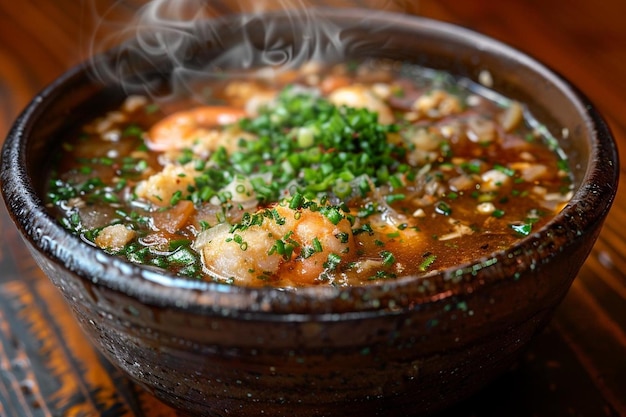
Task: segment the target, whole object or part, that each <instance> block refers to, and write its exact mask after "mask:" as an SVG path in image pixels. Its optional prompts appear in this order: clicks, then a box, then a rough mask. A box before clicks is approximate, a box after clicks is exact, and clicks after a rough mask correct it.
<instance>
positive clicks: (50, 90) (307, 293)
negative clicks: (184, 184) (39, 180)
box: [0, 8, 619, 320]
mask: <svg viewBox="0 0 626 417" xmlns="http://www.w3.org/2000/svg"><path fill="white" fill-rule="evenodd" d="M281 13H282V12H270V13H267V15H268V16H270V15H280V14H281ZM316 13H320V16H322V17H328V18H334V19H338V20H341V21H343V20H350V21H351V22H361V21H364V22H370V23H374V24H375V23H384V24H393V25H394V26H398V25H399V26H402V27H403V28H406V29H407V30H411V31H429V32H432V33H434V34H435V35H437V36H440V37H443V38H447V37H453V38H463V39H464V42H466V43H467V44H470V45H472V47H474V48H479V49H481V50H483V51H491V52H497V53H498V54H500V55H504V56H506V57H507V58H508V59H513V60H515V61H517V62H520V63H521V64H523V65H525V66H529V67H532V68H533V70H534V71H535V72H536V73H538V74H539V75H540V76H541V77H542V78H544V79H547V80H548V81H549V82H550V83H552V84H553V85H555V86H556V87H557V89H558V90H559V91H560V92H562V94H564V95H566V96H567V97H568V99H569V101H571V102H572V103H573V104H574V105H575V106H576V107H577V108H578V109H579V114H580V115H581V117H582V120H583V121H584V127H585V128H586V129H587V130H588V132H589V134H588V136H589V137H590V138H591V143H590V144H589V145H590V153H589V156H590V161H589V165H588V166H587V169H586V172H585V174H584V176H583V178H582V180H581V183H580V184H581V185H580V186H579V187H578V189H577V190H576V191H575V194H574V196H573V198H572V200H571V201H570V202H569V203H568V205H567V208H566V209H564V210H563V211H562V212H561V213H559V214H557V215H556V216H555V217H553V218H552V219H551V220H550V222H549V223H548V224H546V225H545V226H544V227H543V228H541V229H539V230H537V231H535V232H534V233H533V234H532V235H531V236H528V237H526V238H524V239H522V240H520V241H519V242H518V243H517V244H515V245H514V246H513V247H511V248H508V249H506V250H501V251H497V252H493V253H492V254H491V255H489V256H488V257H485V258H479V259H477V260H475V261H472V262H469V263H467V264H464V265H459V266H458V267H453V268H449V269H444V270H439V271H432V272H430V273H428V274H426V275H424V276H420V277H417V278H416V277H410V276H408V277H400V278H398V279H395V280H390V281H382V282H375V283H371V284H368V285H365V286H353V287H345V288H334V287H331V286H314V287H303V288H297V289H295V290H284V289H280V288H275V287H242V286H234V285H230V284H223V283H215V282H203V281H190V280H189V279H185V278H180V277H175V276H173V275H171V274H164V273H162V272H158V273H157V272H155V271H152V270H150V269H147V268H145V267H140V266H138V265H134V264H131V263H130V262H127V261H124V260H122V259H120V258H117V257H115V256H112V255H108V254H106V253H105V252H103V251H101V250H100V249H98V248H94V247H92V246H90V245H88V244H86V243H84V242H82V241H81V240H80V239H79V238H77V237H75V236H71V235H69V234H68V232H67V231H66V230H65V229H63V227H62V226H61V225H60V224H59V223H58V222H57V221H56V220H55V219H54V218H53V217H52V216H51V215H50V214H49V213H48V212H47V210H46V209H45V207H44V204H43V202H42V200H41V199H40V198H39V197H38V196H37V194H36V193H35V187H34V185H33V182H32V181H31V180H30V179H29V178H28V175H27V171H26V168H25V167H26V155H25V154H26V142H27V141H28V137H29V134H30V130H31V128H32V124H33V121H34V120H36V119H37V118H38V117H40V116H41V114H42V113H43V112H44V111H45V109H46V106H48V105H49V104H50V103H51V102H53V101H54V100H55V99H56V97H58V95H59V94H60V90H61V89H63V88H65V87H66V86H67V85H68V84H72V83H81V82H84V81H85V79H86V78H85V77H86V71H87V68H88V66H89V64H88V62H83V63H82V64H79V65H77V66H75V67H73V68H71V69H69V70H68V71H67V72H65V73H64V74H62V75H61V76H60V77H59V78H57V79H56V80H54V81H53V82H52V83H50V84H49V85H48V86H47V87H45V88H44V89H43V90H42V91H41V92H40V93H39V94H38V95H37V96H36V97H35V98H34V99H33V100H32V101H31V102H30V103H29V104H28V105H27V107H26V108H25V109H24V111H23V112H22V113H21V114H20V116H19V117H18V118H17V120H16V121H15V123H14V125H13V126H12V128H11V130H10V132H9V134H8V136H7V139H6V140H5V143H4V146H3V150H2V167H1V172H0V180H1V181H2V194H3V197H4V200H5V203H6V205H7V207H8V208H9V214H10V215H11V217H12V219H13V221H14V222H15V223H16V225H17V226H18V228H19V229H21V231H22V234H23V236H22V237H23V238H24V240H25V241H27V243H28V244H29V246H30V248H31V250H35V251H38V252H42V253H43V254H44V255H45V256H46V257H47V259H48V260H50V261H52V262H54V263H57V264H60V265H61V266H62V267H63V268H66V269H69V270H70V271H72V272H73V273H74V274H76V275H78V276H80V277H81V278H82V279H84V280H86V282H91V283H92V284H94V285H98V286H103V287H105V288H108V289H110V290H113V291H117V292H121V293H124V294H126V295H128V296H129V297H132V298H136V299H138V300H139V301H140V302H142V303H148V304H151V305H155V306H160V307H173V308H182V309H188V310H194V311H198V312H202V313H204V314H209V313H210V314H219V315H224V316H233V315H236V316H237V317H241V318H249V319H252V318H255V317H259V315H263V317H264V318H265V319H267V318H268V317H269V318H270V319H272V317H273V319H275V320H285V319H288V320H308V319H309V318H310V317H311V316H317V317H318V318H324V317H326V318H328V317H334V315H336V314H342V317H355V318H357V317H358V318H363V317H365V316H372V315H374V316H376V315H381V314H390V313H392V314H393V313H399V312H401V311H405V310H406V309H413V308H418V307H416V306H420V307H423V306H424V305H427V304H432V303H437V302H438V301H440V300H443V299H447V298H450V297H453V296H458V295H461V294H465V293H469V292H473V291H476V290H477V285H476V284H477V282H479V285H478V286H480V287H483V288H484V287H487V286H489V285H492V284H495V283H496V282H497V281H498V279H495V278H493V277H494V276H498V272H499V273H500V274H502V272H501V268H505V266H504V265H506V264H507V262H509V261H507V260H510V258H511V257H512V256H515V257H522V258H524V259H523V262H517V263H516V265H517V266H515V265H508V266H507V268H512V269H511V270H510V271H509V273H507V276H508V278H512V277H511V273H513V274H515V273H518V272H519V273H521V271H522V270H523V269H525V268H527V267H528V266H529V263H530V264H532V265H533V266H534V264H535V263H536V264H540V263H542V262H545V261H546V260H547V259H548V258H549V257H550V256H552V255H551V254H550V253H548V252H549V251H546V252H545V253H542V254H540V255H539V256H538V257H535V258H534V259H530V258H529V257H527V255H526V254H527V253H531V252H532V251H537V248H538V246H540V245H541V242H542V241H546V240H547V241H553V236H552V235H551V233H552V231H553V230H554V229H555V228H561V227H566V226H567V225H572V224H573V225H575V226H576V227H577V228H578V230H580V231H582V232H584V231H585V230H586V229H588V228H591V227H595V226H596V225H597V223H598V222H602V221H603V219H604V217H605V216H606V214H607V212H608V210H609V208H610V206H611V204H612V202H613V199H614V198H615V193H616V190H617V183H618V178H619V166H618V164H619V159H618V156H617V147H616V144H615V142H614V140H613V138H612V134H611V132H610V129H609V127H608V125H607V123H606V122H605V121H604V119H603V118H602V117H601V115H600V114H599V113H598V111H597V109H596V107H594V106H593V104H592V103H591V102H590V101H589V100H588V98H587V97H586V96H585V95H584V94H582V93H581V92H580V91H579V90H578V89H577V88H576V87H574V86H573V85H572V84H571V83H570V82H569V81H568V80H566V79H565V78H564V77H563V76H562V75H560V74H558V73H557V72H556V71H553V70H552V69H550V68H548V67H547V66H546V65H545V64H543V63H541V62H540V61H538V60H536V59H534V58H532V57H531V56H530V55H528V54H526V53H524V52H522V51H520V50H518V49H516V48H513V47H511V46H509V45H507V44H505V43H503V42H501V41H499V40H496V39H494V38H491V37H488V36H486V35H483V34H480V33H478V32H475V31H472V30H470V29H467V28H463V27H461V26H458V25H454V24H451V23H446V22H442V21H438V20H433V19H430V18H425V17H420V16H413V15H404V14H398V13H391V12H377V13H371V10H365V9H351V8H346V9H335V8H318V9H317V11H316ZM270 17H271V16H270ZM583 214H584V215H583ZM560 239H561V240H560V242H561V244H563V245H565V246H567V245H568V239H573V236H563V237H561V238H560ZM527 258H528V259H527ZM509 263H510V262H509ZM516 268H517V269H516ZM501 279H504V278H501ZM419 286H421V290H420V289H419V288H418V287H419ZM409 293H410V294H413V296H412V297H413V298H411V299H409V298H407V297H402V294H409ZM415 294H421V296H415ZM415 297H417V298H415Z"/></svg>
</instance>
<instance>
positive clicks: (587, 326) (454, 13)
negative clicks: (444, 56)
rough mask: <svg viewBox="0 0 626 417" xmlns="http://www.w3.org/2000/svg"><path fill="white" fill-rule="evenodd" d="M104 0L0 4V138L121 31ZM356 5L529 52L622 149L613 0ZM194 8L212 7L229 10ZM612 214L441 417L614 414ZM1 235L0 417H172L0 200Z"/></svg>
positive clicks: (615, 252)
mask: <svg viewBox="0 0 626 417" xmlns="http://www.w3.org/2000/svg"><path fill="white" fill-rule="evenodd" d="M355 1H357V2H358V0H355ZM112 3H113V2H111V1H108V0H107V1H104V0H83V1H79V0H55V1H49V0H23V1H19V2H18V1H10V2H9V1H3V2H0V137H1V138H3V137H4V136H5V135H6V133H7V132H8V130H9V128H10V125H11V123H12V121H13V120H14V118H15V117H16V116H17V114H18V113H19V112H20V110H21V109H22V108H23V107H24V106H25V105H26V103H27V102H28V101H29V99H30V98H31V97H32V96H33V95H34V94H35V93H36V92H37V91H38V90H40V89H41V88H42V87H43V86H44V85H46V84H47V83H49V82H50V81H52V80H53V79H54V78H55V77H57V76H58V75H60V74H61V73H62V72H63V71H65V70H66V69H68V68H69V67H70V66H72V65H74V64H76V63H78V62H79V61H81V60H82V59H84V58H85V57H87V56H88V55H89V54H90V52H91V49H90V47H91V41H92V39H96V40H97V41H103V40H104V39H106V36H107V35H108V34H111V33H115V31H119V30H120V28H122V27H124V25H126V24H127V22H129V21H130V16H131V15H132V14H133V13H134V11H135V10H136V9H137V7H138V6H139V5H140V2H133V1H123V0H122V1H119V2H117V4H116V5H115V6H111V4H112ZM231 3H234V2H231ZM264 3H267V4H269V3H270V1H266V2H264ZM264 3H259V2H256V3H254V4H257V5H259V4H264ZM274 3H275V4H277V3H279V2H278V1H275V2H274ZM283 3H289V2H283ZM292 3H293V4H296V3H300V2H296V1H293V2H292ZM319 3H320V2H318V4H319ZM328 3H330V0H327V1H326V3H325V4H328ZM347 3H349V1H344V2H342V4H347ZM358 3H360V4H362V5H363V4H365V5H367V6H372V7H385V8H389V9H393V10H395V11H403V12H407V13H416V14H420V15H425V16H429V17H433V18H436V19H441V20H446V21H451V22H455V23H457V24H460V25H463V26H466V27H469V28H472V29H475V30H478V31H481V32H483V33H485V34H488V35H491V36H493V37H495V38H498V39H501V40H504V41H505V42H508V43H510V44H512V45H513V46H516V47H519V48H521V49H523V50H525V51H527V52H529V53H531V54H532V55H534V56H535V57H537V58H539V59H540V60H542V61H544V62H546V63H547V64H548V65H550V66H551V67H553V68H554V69H556V70H557V71H559V72H561V73H562V74H563V75H565V76H566V77H567V78H569V79H570V80H571V81H573V82H574V83H575V84H576V85H578V86H579V87H580V88H581V89H582V90H583V91H584V92H585V93H586V94H587V95H588V96H589V97H590V98H591V100H592V101H593V102H595V103H596V104H597V105H598V106H599V108H600V110H601V112H602V113H603V114H604V115H605V116H606V118H607V119H608V121H609V123H610V125H611V127H612V129H613V132H614V133H615V136H616V138H617V141H618V143H619V145H626V117H624V111H625V109H626V24H625V23H624V18H625V17H626V2H623V1H621V0H603V1H590V0H567V1H565V0H552V1H545V0H519V1H518V0H514V1H513V0H509V1H506V2H505V1H501V2H496V1H492V0H472V1H463V2H461V1H456V0H439V1H435V0H422V1H419V0H415V1H413V2H411V0H406V2H402V1H401V0H397V1H393V0H392V1H390V0H370V1H365V0H361V1H360V2H358ZM196 4H200V2H196ZM226 4H228V3H227V2H226ZM207 7H208V8H209V9H211V11H212V12H221V11H223V10H225V9H227V8H228V7H229V6H228V7H227V6H224V4H218V3H217V2H211V3H210V5H209V6H207ZM94 34H95V37H94ZM96 44H98V42H97V43H96ZM100 45H101V43H100ZM622 166H626V164H624V163H623V162H622ZM624 220H626V195H625V194H624V193H620V194H619V195H618V197H617V200H616V202H615V204H614V207H613V209H612V212H611V214H610V215H609V217H608V219H607V221H606V224H605V226H604V229H603V232H602V234H601V235H600V238H599V241H598V243H597V244H596V246H595V249H594V250H593V252H592V254H591V256H590V257H589V259H588V260H587V262H586V263H585V265H584V267H583V268H582V270H581V272H580V274H579V277H578V278H577V280H576V281H575V283H574V285H573V286H572V288H571V290H570V292H569V294H568V296H567V298H566V299H565V301H564V303H563V304H562V305H561V306H560V308H559V309H558V311H557V313H556V316H555V318H554V320H553V321H552V323H551V324H550V326H549V327H548V328H547V329H546V331H545V332H543V333H542V334H541V335H540V336H539V337H538V338H537V339H536V341H535V342H534V343H533V345H532V346H531V349H530V350H529V352H528V353H527V354H526V355H525V356H524V358H523V359H522V360H521V362H520V363H519V365H518V366H517V367H516V369H514V370H511V371H510V372H508V373H507V374H506V375H504V376H502V377H501V378H499V379H498V380H497V381H495V383H493V384H492V385H490V386H489V387H487V388H486V389H485V390H483V391H482V392H481V393H479V394H478V395H477V396H476V397H474V398H472V399H470V400H469V401H467V402H465V403H463V404H461V405H459V406H457V407H456V408H454V409H452V410H450V411H449V412H446V413H445V416H448V417H470V416H472V417H487V416H520V417H522V416H523V417H530V416H533V417H560V416H563V417H565V416H592V417H595V416H626V272H624V271H626V240H625V239H624V238H625V236H626V227H624V226H623V224H622V223H621V222H622V221H624ZM0 236H1V237H2V239H1V240H0V416H93V415H103V416H151V417H152V416H170V415H175V413H174V412H173V411H172V410H171V409H169V408H167V407H166V406H164V405H162V404H161V403H160V402H159V401H158V400H156V399H154V398H153V397H151V396H150V395H149V394H147V393H145V392H143V391H142V390H141V389H139V388H137V387H136V386H135V385H133V383H131V382H130V381H128V380H127V379H126V378H125V377H124V376H123V375H121V374H120V373H119V372H118V371H117V370H116V369H114V368H113V367H112V366H111V365H110V364H108V362H106V361H105V360H104V359H103V358H102V357H101V356H100V355H99V354H98V353H96V352H95V351H94V350H93V349H92V348H91V347H90V345H89V344H88V342H87V341H86V339H85V338H84V336H83V335H82V333H81V332H80V330H79V329H78V327H77V326H76V324H75V323H74V321H73V320H72V318H71V317H70V315H69V311H68V309H67V308H66V306H65V304H64V303H63V301H62V299H61V297H60V295H59V294H58V293H57V291H56V289H55V288H53V287H52V285H51V284H50V283H49V281H48V280H47V279H46V277H44V276H43V274H42V273H41V272H40V271H39V270H38V269H37V267H36V266H35V265H34V263H33V261H32V260H31V258H30V255H29V254H28V252H27V251H26V249H25V247H24V245H23V244H22V242H21V240H20V239H19V237H18V235H17V232H16V229H15V227H14V226H13V224H12V223H11V222H10V220H9V218H8V215H7V213H6V210H5V208H4V206H2V207H1V208H0Z"/></svg>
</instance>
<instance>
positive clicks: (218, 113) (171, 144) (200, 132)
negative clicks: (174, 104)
mask: <svg viewBox="0 0 626 417" xmlns="http://www.w3.org/2000/svg"><path fill="white" fill-rule="evenodd" d="M245 116H246V113H245V111H244V110H242V109H238V108H235V107H228V106H201V107H196V108H193V109H191V110H186V111H179V112H176V113H173V114H171V115H169V116H167V117H165V118H164V119H162V120H160V121H159V122H157V123H156V124H155V125H154V126H152V128H151V129H150V130H149V131H148V137H147V138H146V144H147V145H148V147H149V148H150V149H151V150H153V151H170V150H180V149H184V148H189V147H191V146H192V145H193V143H194V142H195V141H202V138H203V137H207V136H215V135H214V133H215V128H218V127H222V126H225V125H229V124H232V123H235V122H236V121H238V120H239V119H241V118H243V117H245ZM212 133H213V135H212ZM218 136H219V135H218ZM213 139H214V138H212V140H213ZM218 139H219V138H218Z"/></svg>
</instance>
